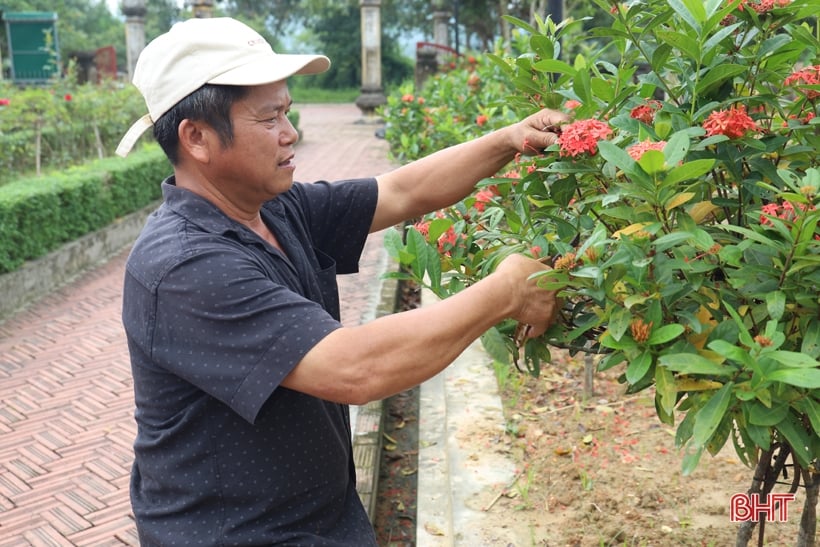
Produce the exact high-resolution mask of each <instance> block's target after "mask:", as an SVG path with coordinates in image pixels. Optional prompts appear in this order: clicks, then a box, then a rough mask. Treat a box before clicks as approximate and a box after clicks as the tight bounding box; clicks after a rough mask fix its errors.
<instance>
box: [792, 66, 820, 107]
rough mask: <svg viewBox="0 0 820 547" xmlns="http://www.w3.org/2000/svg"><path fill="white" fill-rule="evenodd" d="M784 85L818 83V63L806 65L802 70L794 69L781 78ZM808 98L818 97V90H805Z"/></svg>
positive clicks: (819, 69)
mask: <svg viewBox="0 0 820 547" xmlns="http://www.w3.org/2000/svg"><path fill="white" fill-rule="evenodd" d="M783 83H784V84H785V85H795V86H798V87H799V86H800V85H801V84H803V85H820V65H814V66H810V67H806V68H804V69H802V70H795V71H794V72H792V73H791V74H790V75H788V76H787V77H786V79H785V80H783ZM805 93H806V97H807V98H808V99H816V98H817V97H820V91H815V90H814V89H807V90H805Z"/></svg>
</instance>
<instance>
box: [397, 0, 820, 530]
mask: <svg viewBox="0 0 820 547" xmlns="http://www.w3.org/2000/svg"><path fill="white" fill-rule="evenodd" d="M596 3H597V4H598V5H599V6H600V8H601V9H602V10H605V11H606V12H608V13H609V14H610V15H611V25H608V26H604V27H596V28H592V29H587V30H586V31H585V32H577V27H578V26H579V25H580V24H581V23H580V22H577V21H571V20H570V21H566V22H564V23H561V24H559V25H556V24H555V23H553V22H551V21H538V23H537V25H536V26H531V25H528V24H527V23H525V22H522V21H514V23H515V24H516V25H517V26H518V28H519V29H520V31H519V32H518V33H517V34H516V37H515V38H514V42H513V43H511V44H509V46H510V51H511V53H509V54H501V55H500V54H497V53H496V54H491V55H488V58H489V59H491V60H492V61H493V62H494V64H495V66H496V67H497V69H498V70H500V71H501V73H502V74H503V78H504V79H505V80H506V82H507V88H508V89H509V90H511V91H513V92H512V93H508V94H507V96H506V97H503V98H502V97H496V98H495V99H489V98H487V99H485V100H486V101H487V102H486V103H485V104H498V103H499V102H501V101H503V103H504V104H506V105H508V106H509V107H510V108H511V109H513V110H514V111H515V113H516V117H517V118H521V117H523V116H525V115H527V114H529V113H531V112H533V111H534V110H535V109H537V108H541V107H550V108H556V109H557V108H563V109H566V110H567V111H571V112H573V113H574V116H575V120H574V121H573V123H571V124H568V125H567V126H565V127H563V128H562V134H561V136H560V139H559V144H557V145H555V146H552V147H550V148H549V149H547V150H545V151H543V153H540V152H539V151H533V152H534V154H533V155H532V156H529V157H520V158H518V159H517V161H516V162H515V163H514V164H513V165H511V166H509V168H508V169H507V170H505V172H504V173H502V174H499V176H497V177H495V178H493V179H489V180H486V181H483V182H482V183H480V185H479V190H480V191H479V192H478V193H477V194H476V195H474V196H471V197H470V198H468V199H466V200H464V201H463V202H462V203H459V204H457V205H456V206H454V207H452V208H450V209H448V210H447V211H442V212H439V213H438V214H436V215H432V216H430V217H428V218H427V219H424V221H423V222H421V223H420V224H419V228H420V229H410V230H409V231H408V232H407V234H406V242H403V241H401V238H400V237H399V236H395V237H391V238H390V240H389V245H390V247H391V252H392V253H393V254H394V255H395V256H396V257H398V258H399V259H400V260H402V261H403V262H404V263H405V264H407V266H408V271H409V272H410V274H409V275H411V276H413V277H414V278H416V280H417V281H419V282H423V283H427V284H428V285H429V286H430V287H431V288H432V289H433V290H434V291H436V292H437V293H438V294H439V295H440V296H445V297H446V296H447V295H449V294H452V293H453V292H456V291H458V290H461V289H462V288H463V287H465V286H467V285H469V284H471V283H473V282H475V281H476V280H477V279H479V278H481V277H483V276H484V275H486V274H487V273H488V272H490V271H491V270H492V269H493V267H494V265H495V264H497V263H498V261H499V260H500V259H501V258H503V257H504V256H506V255H507V254H509V253H512V252H523V253H529V254H531V255H533V256H537V257H539V258H542V259H544V260H545V261H547V262H549V263H550V264H551V265H552V266H553V270H552V271H550V272H548V273H547V274H545V275H543V276H542V277H541V282H542V283H543V285H544V286H545V287H548V288H552V289H557V290H560V291H561V295H562V297H563V298H564V301H565V303H566V305H565V307H564V309H563V313H562V317H561V320H560V321H559V324H558V325H556V326H555V327H554V328H553V329H551V330H550V331H549V332H548V333H547V334H546V335H544V336H542V337H540V338H538V339H530V340H527V339H525V338H523V337H521V336H519V334H520V332H521V330H520V329H519V328H518V325H515V324H511V323H504V324H501V325H498V326H497V327H496V328H495V329H493V330H492V331H490V332H489V333H488V334H487V335H486V336H485V337H484V342H485V346H486V347H487V349H488V350H489V351H490V353H491V354H492V355H493V356H494V358H496V359H497V360H503V361H507V362H509V361H510V360H512V361H513V362H515V363H516V364H519V365H520V366H521V367H523V368H526V369H528V370H529V371H530V372H531V373H533V374H538V373H539V370H540V367H541V365H542V363H544V362H548V361H549V358H550V350H549V346H550V345H553V346H559V347H564V348H568V349H569V350H570V351H571V352H573V353H575V352H578V351H583V352H594V353H597V354H599V355H600V356H601V358H600V360H599V364H598V367H599V369H608V368H611V367H621V368H622V370H623V373H622V376H621V379H622V381H623V382H624V383H625V384H626V385H627V389H628V391H629V392H637V391H641V390H645V389H650V388H651V389H652V390H653V391H654V397H655V406H656V410H657V414H658V417H659V419H660V420H661V421H663V422H664V423H667V424H673V423H675V422H676V420H677V415H681V416H683V419H682V420H680V421H678V422H677V423H678V425H677V437H676V443H677V445H678V446H679V447H680V448H681V449H682V450H683V470H684V472H685V473H689V472H691V471H692V470H693V469H694V468H695V466H696V465H697V463H698V461H699V460H700V458H701V456H702V454H703V452H704V451H707V452H709V453H711V454H713V455H714V454H717V453H718V451H720V450H721V449H722V448H723V446H724V445H725V444H726V442H727V441H729V440H730V439H731V441H732V443H733V445H734V447H735V449H736V452H737V454H738V456H739V457H740V458H741V459H742V461H744V462H745V463H746V464H747V465H749V466H754V467H756V473H755V477H756V479H755V481H753V483H752V487H751V488H750V493H756V494H760V495H766V494H768V493H769V492H770V491H771V489H772V488H773V487H774V485H775V482H776V481H775V479H776V477H777V476H778V475H779V474H781V473H783V472H784V469H785V467H784V466H785V465H786V462H787V461H788V460H791V462H792V465H793V476H795V477H796V478H795V480H796V481H797V482H796V483H795V484H800V483H802V484H803V485H804V486H805V488H806V500H805V505H804V511H803V514H804V519H803V520H804V522H801V529H800V532H799V534H798V535H799V537H800V538H801V539H800V541H799V542H798V544H804V545H807V544H808V543H806V542H804V539H805V538H813V537H814V529H815V526H816V512H815V505H816V503H817V492H818V485H819V484H820V476H818V471H817V470H818V466H820V462H818V454H820V362H819V361H818V357H820V299H818V294H820V228H818V223H819V222H820V210H818V206H820V169H819V168H818V167H819V166H818V155H817V151H818V144H820V131H819V129H820V122H818V119H817V118H816V115H817V108H818V98H820V78H818V74H820V65H818V52H819V51H820V43H819V42H818V37H817V21H816V14H817V13H818V8H820V2H818V1H817V0H795V1H793V2H792V1H790V0H778V1H766V2H764V1H762V0H735V1H733V2H725V1H723V0H707V1H700V0H668V1H663V0H645V1H636V2H629V3H626V4H610V3H607V2H604V1H602V0H599V1H597V2H596ZM571 31H572V32H571ZM575 39H577V40H582V41H588V42H589V43H588V44H587V45H585V46H580V45H579V44H577V43H571V44H564V43H563V41H565V40H575ZM565 49H571V50H573V51H583V52H586V53H584V54H578V55H576V56H575V57H574V58H573V59H571V60H566V59H563V58H562V51H563V50H565ZM434 85H436V86H439V87H441V88H444V87H445V86H446V85H454V84H453V83H452V82H450V83H449V84H445V83H439V82H435V83H434ZM425 93H427V94H432V93H435V92H434V91H427V90H426V91H425ZM462 93H466V90H464V89H462ZM467 102H468V101H465V103H467ZM396 104H397V103H396V101H395V99H394V101H393V103H392V105H393V106H392V107H391V110H390V111H388V112H387V119H388V122H389V123H390V124H394V123H396V124H402V123H409V122H410V119H409V118H408V117H406V116H404V115H403V113H402V111H400V110H395V105H396ZM467 111H469V112H474V111H475V107H474V106H469V107H468V109H467ZM462 112H464V111H462ZM451 114H452V112H451ZM464 118H465V119H469V117H468V116H466V115H465V116H464ZM397 119H401V121H397ZM463 125H465V126H467V125H469V124H463ZM425 131H429V129H428V128H427V127H426V126H425V125H424V123H422V122H421V121H417V122H416V125H415V127H404V128H403V131H402V133H403V134H402V135H398V136H396V137H394V138H393V139H392V140H391V146H392V147H393V150H394V154H395V155H396V156H397V157H403V158H407V159H411V158H412V157H413V156H414V155H417V154H418V153H419V152H422V153H423V152H424V150H423V149H422V148H423V147H422V146H418V147H415V148H414V145H415V144H417V143H419V142H421V141H420V140H419V139H417V138H416V136H415V135H416V134H419V135H424V134H425V133H424V132H425ZM451 131H452V132H457V131H458V129H457V128H453V129H451V128H449V127H446V128H445V133H449V132H451ZM425 276H426V277H425ZM510 356H512V358H510ZM795 488H796V486H795ZM752 527H753V523H751V524H750V523H747V524H745V525H743V526H742V527H741V529H740V531H739V533H738V537H739V540H741V539H743V538H745V539H746V540H748V537H749V536H750V535H751V529H752ZM739 544H741V542H740V541H739Z"/></svg>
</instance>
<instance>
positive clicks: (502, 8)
mask: <svg viewBox="0 0 820 547" xmlns="http://www.w3.org/2000/svg"><path fill="white" fill-rule="evenodd" d="M505 15H507V3H506V2H504V0H499V2H498V22H499V23H500V24H501V37H502V38H503V39H504V44H505V47H510V46H509V44H510V38H512V32H511V30H510V24H509V23H508V22H507V21H505V20H504V16H505Z"/></svg>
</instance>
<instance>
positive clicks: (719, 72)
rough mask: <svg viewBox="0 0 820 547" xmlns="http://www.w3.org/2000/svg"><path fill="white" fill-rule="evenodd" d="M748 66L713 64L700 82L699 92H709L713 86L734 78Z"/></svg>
mask: <svg viewBox="0 0 820 547" xmlns="http://www.w3.org/2000/svg"><path fill="white" fill-rule="evenodd" d="M747 70H748V67H745V66H742V65H732V64H721V65H717V66H713V67H712V68H710V69H709V71H708V72H707V73H706V76H705V77H704V78H703V79H702V80H701V81H699V82H698V86H697V93H698V94H699V95H701V94H706V93H708V92H709V91H710V90H711V89H712V88H713V87H716V86H718V85H720V84H721V83H723V82H725V81H726V80H729V79H731V78H734V77H735V76H737V75H738V74H742V73H743V72H745V71H747Z"/></svg>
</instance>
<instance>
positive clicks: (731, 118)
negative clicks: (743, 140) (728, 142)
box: [703, 105, 760, 139]
mask: <svg viewBox="0 0 820 547" xmlns="http://www.w3.org/2000/svg"><path fill="white" fill-rule="evenodd" d="M703 128H704V129H705V130H706V135H708V136H710V137H711V136H712V135H726V136H727V137H729V138H730V139H738V138H740V137H742V136H743V135H745V134H746V131H758V130H759V129H760V128H759V127H757V124H756V123H755V121H754V120H753V119H752V118H750V117H749V115H748V114H747V113H746V107H745V106H744V105H739V106H733V107H731V108H730V109H728V110H716V111H714V112H712V113H711V114H709V117H708V118H706V120H705V121H704V122H703Z"/></svg>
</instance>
